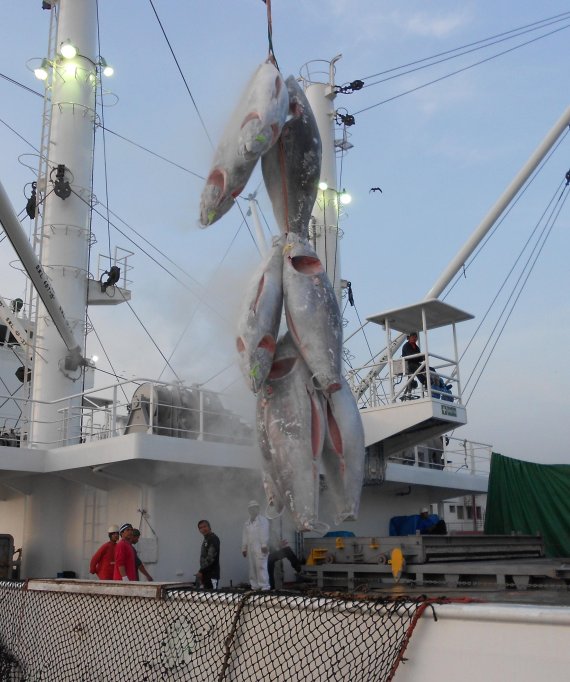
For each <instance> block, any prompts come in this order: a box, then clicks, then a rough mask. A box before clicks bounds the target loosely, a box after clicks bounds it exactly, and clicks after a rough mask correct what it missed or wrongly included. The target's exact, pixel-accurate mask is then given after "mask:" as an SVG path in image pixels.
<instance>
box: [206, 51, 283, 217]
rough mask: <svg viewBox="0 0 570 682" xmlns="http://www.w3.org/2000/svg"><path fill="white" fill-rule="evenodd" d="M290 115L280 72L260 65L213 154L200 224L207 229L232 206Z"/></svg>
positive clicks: (268, 64) (268, 65) (271, 66)
mask: <svg viewBox="0 0 570 682" xmlns="http://www.w3.org/2000/svg"><path fill="white" fill-rule="evenodd" d="M288 111H289V95H288V94H287V88H286V87H285V82H284V80H283V77H282V76H281V74H280V73H279V71H278V70H277V69H276V68H275V66H274V65H273V64H271V63H270V62H265V63H263V64H261V65H260V66H259V67H258V68H257V70H256V71H255V73H254V75H253V77H252V78H251V79H250V81H249V83H248V85H247V87H246V89H245V90H244V92H243V94H242V96H241V98H240V101H239V103H238V105H237V107H236V108H235V110H234V112H233V114H232V116H231V118H230V120H229V122H228V124H227V126H226V128H225V130H224V133H223V135H222V138H221V140H220V143H219V144H218V146H217V148H216V151H215V153H214V160H213V162H212V166H211V168H210V172H209V173H208V177H207V178H206V185H205V187H204V189H203V191H202V195H201V197H200V224H201V225H202V227H208V226H209V225H212V224H213V223H215V222H216V220H219V219H220V218H221V217H222V216H223V215H224V214H225V213H227V212H228V211H229V209H230V208H231V207H232V206H233V204H234V201H235V200H236V198H237V197H238V196H239V195H240V194H241V193H242V191H243V189H244V187H245V186H246V184H247V182H248V180H249V178H250V176H251V173H252V172H253V169H254V168H255V164H256V163H257V162H258V160H259V157H260V156H261V154H263V153H265V152H266V151H267V150H268V149H269V148H270V147H271V145H273V144H274V143H275V142H276V140H277V138H278V137H279V135H280V134H281V129H282V127H283V124H284V123H285V120H286V118H287V114H288Z"/></svg>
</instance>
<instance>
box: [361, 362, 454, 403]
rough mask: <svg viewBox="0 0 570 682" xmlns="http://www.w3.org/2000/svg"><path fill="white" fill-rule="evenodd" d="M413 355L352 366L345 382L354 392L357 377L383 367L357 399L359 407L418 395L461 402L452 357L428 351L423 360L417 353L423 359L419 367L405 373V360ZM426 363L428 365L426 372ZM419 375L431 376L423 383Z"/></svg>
mask: <svg viewBox="0 0 570 682" xmlns="http://www.w3.org/2000/svg"><path fill="white" fill-rule="evenodd" d="M415 357H416V356H413V355H410V356H407V357H406V358H390V359H389V360H388V361H382V362H381V363H375V362H372V363H368V364H366V365H363V366H361V367H355V368H352V369H351V370H350V372H349V373H348V375H347V381H348V383H349V385H350V386H351V388H352V389H353V392H356V390H355V389H356V387H357V386H358V385H359V383H360V380H359V377H360V376H362V375H363V374H367V375H370V374H371V373H372V372H373V371H374V370H375V369H376V368H377V367H382V368H383V369H382V372H381V373H379V374H378V375H377V376H375V377H374V379H373V380H372V381H371V382H370V386H369V388H368V390H367V391H366V393H365V394H364V395H363V397H362V398H361V400H360V401H359V403H360V405H361V407H379V406H382V405H389V404H394V403H396V404H399V403H400V402H404V401H408V400H416V399H418V398H432V399H434V400H444V401H448V402H453V403H455V404H458V405H461V404H462V396H461V384H460V382H459V378H458V376H459V373H458V366H457V363H456V362H455V360H453V359H452V358H448V357H445V356H443V355H438V354H436V353H429V354H428V359H427V362H426V360H425V354H424V353H421V354H419V355H418V356H417V358H418V359H420V358H421V361H422V362H421V364H420V366H419V367H418V368H417V369H416V370H415V371H414V372H410V373H408V371H407V365H406V363H407V361H408V360H413V359H414V358H415ZM426 365H427V366H428V367H429V368H430V369H429V370H427V371H426ZM419 375H426V376H428V377H429V378H430V380H429V381H426V384H427V385H426V386H424V385H423V384H422V382H421V381H420V378H419Z"/></svg>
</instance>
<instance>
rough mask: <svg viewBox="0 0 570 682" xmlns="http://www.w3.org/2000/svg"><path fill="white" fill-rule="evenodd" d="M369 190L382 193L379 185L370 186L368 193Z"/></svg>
mask: <svg viewBox="0 0 570 682" xmlns="http://www.w3.org/2000/svg"><path fill="white" fill-rule="evenodd" d="M370 192H380V194H382V190H381V189H380V187H371V188H370V191H369V192H368V194H370Z"/></svg>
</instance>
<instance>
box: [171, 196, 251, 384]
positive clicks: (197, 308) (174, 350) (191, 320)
mask: <svg viewBox="0 0 570 682" xmlns="http://www.w3.org/2000/svg"><path fill="white" fill-rule="evenodd" d="M236 204H237V206H238V208H239V210H240V213H241V215H242V218H243V220H242V222H241V223H240V225H239V227H238V229H237V231H236V233H235V235H234V238H233V239H232V241H231V242H230V245H229V246H228V248H227V249H226V252H225V254H224V255H223V257H222V259H221V261H220V262H219V263H218V265H217V267H216V269H215V270H214V273H213V274H212V277H213V276H214V275H215V274H216V273H217V272H218V270H219V269H220V267H221V265H222V263H223V262H224V260H225V258H226V256H227V255H228V253H229V252H230V250H231V248H232V246H233V245H234V242H235V240H236V239H237V236H238V234H239V232H240V230H241V228H242V226H243V225H244V223H245V225H246V227H247V229H248V232H249V235H250V237H251V238H252V240H253V242H254V244H255V246H256V248H257V250H258V252H259V254H260V255H261V251H260V250H259V246H258V244H257V242H256V241H255V238H254V236H253V234H252V232H251V229H250V227H249V224H248V222H247V220H246V217H245V215H244V213H243V210H242V208H241V205H240V204H239V203H238V202H237V201H236ZM197 298H198V303H199V304H201V303H203V302H204V300H203V299H202V298H200V297H197ZM199 308H200V305H198V306H196V308H195V309H194V310H193V311H192V315H191V316H190V319H189V320H188V322H187V324H186V326H185V327H184V329H183V331H182V333H181V335H180V337H179V339H178V341H177V342H176V344H175V346H174V349H173V350H172V352H171V354H170V356H169V358H168V360H169V361H170V360H171V359H172V357H173V356H174V353H175V352H176V350H177V349H178V347H179V346H180V344H181V342H182V339H183V338H184V336H185V335H186V333H187V332H188V330H189V329H190V325H191V324H192V322H193V320H194V317H195V316H196V314H197V312H198V310H199ZM218 314H219V315H220V317H221V318H222V319H223V320H224V322H228V320H227V319H225V318H224V317H223V316H222V315H221V314H220V313H218ZM234 362H235V361H234ZM166 367H167V365H165V366H164V367H163V368H162V370H161V372H160V375H159V379H160V377H161V376H162V375H163V373H164V371H165V370H166Z"/></svg>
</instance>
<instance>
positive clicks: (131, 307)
mask: <svg viewBox="0 0 570 682" xmlns="http://www.w3.org/2000/svg"><path fill="white" fill-rule="evenodd" d="M119 294H120V295H121V296H122V297H123V301H124V302H125V303H126V304H127V305H128V306H129V308H130V310H131V312H132V314H133V315H134V316H135V318H136V319H137V322H138V323H139V324H140V326H141V327H142V328H143V329H144V331H145V333H146V335H147V336H148V338H149V339H150V341H151V343H152V345H153V346H154V347H155V348H156V350H157V351H158V352H159V354H160V356H161V357H162V359H163V360H164V361H165V362H166V363H168V367H169V369H170V371H171V372H172V374H174V376H175V377H176V381H180V382H181V379H180V377H179V376H178V374H176V371H175V369H174V367H172V365H171V364H170V363H169V362H168V360H167V358H166V356H165V355H164V353H163V352H162V351H161V350H160V348H159V346H158V344H157V343H156V341H155V340H154V338H153V336H152V334H151V333H150V332H149V330H148V329H147V328H146V326H145V324H144V322H143V321H142V320H141V318H140V317H139V316H138V315H137V313H136V311H135V309H134V308H133V306H132V305H131V303H130V301H129V300H128V299H127V298H126V297H125V295H124V294H123V292H122V291H121V289H119Z"/></svg>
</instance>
